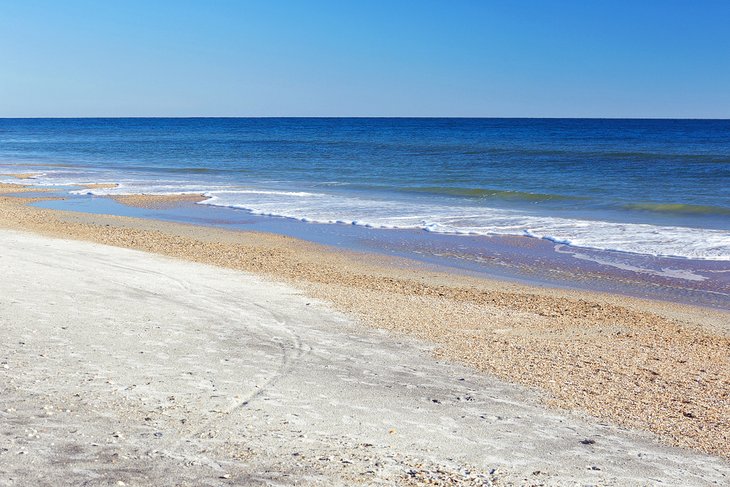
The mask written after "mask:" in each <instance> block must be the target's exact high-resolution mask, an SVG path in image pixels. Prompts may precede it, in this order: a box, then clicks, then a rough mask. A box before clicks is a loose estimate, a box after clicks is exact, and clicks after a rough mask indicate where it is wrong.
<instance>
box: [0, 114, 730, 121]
mask: <svg viewBox="0 0 730 487" xmlns="http://www.w3.org/2000/svg"><path fill="white" fill-rule="evenodd" d="M242 118H249V119H375V120H377V119H424V120H433V119H454V120H714V121H728V120H730V117H727V118H720V117H707V118H703V117H600V116H597V117H561V116H542V117H529V116H455V115H451V116H433V115H417V116H409V115H395V116H388V115H384V116H380V115H346V116H328V115H314V116H309V115H151V116H145V115H120V116H107V115H104V116H20V117H6V116H0V120H77V119H89V120H92V119H119V120H121V119H242Z"/></svg>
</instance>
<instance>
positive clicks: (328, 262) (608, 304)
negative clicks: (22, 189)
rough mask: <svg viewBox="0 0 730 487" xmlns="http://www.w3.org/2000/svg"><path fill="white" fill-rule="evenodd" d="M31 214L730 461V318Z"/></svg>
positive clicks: (0, 201) (281, 240)
mask: <svg viewBox="0 0 730 487" xmlns="http://www.w3.org/2000/svg"><path fill="white" fill-rule="evenodd" d="M0 189H2V188H0ZM6 189H7V188H6ZM15 189H16V188H13V191H14V190H15ZM8 190H9V189H8ZM27 201H28V200H25V201H20V200H19V199H17V198H7V197H3V198H0V208H2V216H1V217H0V226H3V227H5V228H19V229H26V230H33V231H37V232H41V233H45V234H49V235H56V236H63V237H67V238H77V239H83V240H90V241H95V242H99V243H105V244H110V245H116V246H121V247H129V248H135V249H139V250H146V251H151V252H156V253H161V254H165V255H169V256H174V257H179V258H184V259H188V260H193V261H196V262H203V263H208V264H214V265H218V266H222V267H229V268H233V269H240V270H246V271H252V272H256V273H261V274H265V275H267V276H271V277H273V278H276V279H284V280H287V281H288V282H290V283H293V284H294V285H296V286H298V287H300V288H301V289H304V290H305V291H306V292H307V293H309V294H310V295H313V296H315V297H318V298H321V299H323V300H326V301H327V302H330V303H333V304H334V305H335V306H336V307H338V308H339V309H341V310H343V311H346V312H348V313H351V314H353V315H354V316H355V317H357V319H358V320H360V322H362V323H365V324H367V325H369V326H373V327H377V328H383V329H387V330H391V331H394V332H397V333H402V334H407V335H411V336H415V337H418V338H421V339H426V340H428V341H430V342H432V343H435V344H437V345H438V346H439V348H438V349H437V351H436V354H437V356H439V357H444V358H448V359H450V360H454V361H458V362H461V363H464V364H467V365H470V366H472V367H475V368H477V369H479V370H482V371H485V372H488V373H490V374H494V375H496V376H497V377H500V378H503V379H506V380H509V381H513V382H517V383H519V384H524V385H528V386H530V387H535V388H536V389H538V390H542V391H545V392H546V393H547V395H546V401H547V402H548V403H550V404H551V405H553V406H556V407H560V408H565V409H569V410H578V411H584V412H587V413H589V414H591V415H593V416H595V417H598V418H603V419H606V420H610V421H612V422H615V423H618V424H621V425H625V426H629V427H632V428H638V429H643V430H648V431H651V432H653V433H655V434H657V435H658V436H659V438H661V439H662V440H664V441H666V442H668V443H671V444H674V445H678V446H683V447H689V448H693V449H698V450H701V451H704V452H708V453H712V454H716V455H720V456H723V457H725V458H730V357H728V350H730V337H729V335H728V331H727V323H728V322H730V320H728V316H729V315H728V313H725V312H722V311H714V310H707V309H700V308H692V307H688V306H679V305H673V304H667V303H657V302H650V301H644V300H639V299H633V298H626V297H619V296H611V295H603V294H599V293H587V292H578V291H564V290H557V289H543V288H538V287H530V286H522V285H516V284H507V283H504V282H500V281H490V280H486V279H474V278H464V277H461V276H450V275H447V274H440V273H434V272H427V271H423V270H421V269H419V268H418V266H412V267H413V268H409V264H408V263H407V262H405V263H404V262H397V265H393V264H396V263H395V261H394V260H392V259H388V258H379V257H378V258H375V257H367V256H363V255H356V254H352V253H349V252H341V251H336V252H335V251H332V250H330V249H328V248H326V247H323V246H319V245H314V244H310V243H306V242H301V241H297V240H295V239H292V238H288V237H282V236H277V235H269V234H260V233H253V232H246V233H244V232H232V231H224V230H218V229H210V228H201V227H195V226H192V225H182V224H172V223H164V222H157V221H149V220H147V221H145V220H137V219H132V218H125V217H114V216H104V215H84V214H77V213H70V212H55V211H48V210H41V209H37V208H31V207H27V206H25V203H26V202H27Z"/></svg>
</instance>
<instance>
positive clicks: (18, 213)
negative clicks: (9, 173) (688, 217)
mask: <svg viewBox="0 0 730 487" xmlns="http://www.w3.org/2000/svg"><path fill="white" fill-rule="evenodd" d="M2 189H3V190H5V191H8V192H17V191H20V190H22V188H20V187H18V186H13V185H6V186H4V187H3V188H2ZM39 196H40V195H39ZM30 201H33V200H32V199H27V198H24V199H19V198H11V197H1V198H0V210H1V211H0V215H1V216H0V227H1V228H3V230H2V234H1V235H2V236H1V237H0V238H2V239H3V248H4V252H3V259H2V265H3V276H5V278H4V279H3V280H2V286H3V291H2V294H1V295H2V297H3V300H4V301H5V303H6V305H4V306H3V307H2V316H1V318H2V321H3V323H4V327H3V333H4V334H5V335H4V336H3V344H4V348H3V352H2V361H3V369H0V373H2V374H3V376H4V378H5V380H3V384H5V391H4V394H3V399H2V400H3V404H2V411H3V412H2V415H3V418H4V421H3V428H4V431H3V433H4V437H5V438H8V440H7V444H6V445H3V448H4V450H3V452H2V456H3V457H4V458H5V461H4V462H3V465H4V466H3V467H1V468H0V470H2V482H4V483H5V484H6V485H20V484H18V481H17V480H15V481H14V480H12V479H18V478H21V477H22V478H24V481H26V480H27V478H28V477H27V476H26V477H23V475H27V473H28V471H29V469H28V468H27V466H28V465H29V464H32V465H34V466H35V467H36V468H34V469H33V472H34V473H33V475H35V476H36V478H35V481H34V482H33V483H34V484H37V485H44V484H47V485H52V484H53V482H52V479H53V478H54V477H53V476H54V475H57V474H58V473H59V472H61V473H62V475H63V476H64V478H66V479H67V480H68V482H66V483H83V482H88V483H89V485H114V484H115V482H118V481H119V482H124V483H126V484H127V485H150V484H155V481H159V479H164V478H168V477H169V476H171V475H172V476H173V478H175V479H176V482H177V484H179V485H224V484H225V483H226V482H228V483H233V484H239V485H242V484H257V483H258V484H267V483H283V484H290V483H295V482H300V483H303V484H316V485H349V484H352V483H359V482H362V483H366V484H378V483H380V484H393V483H396V484H404V485H409V484H413V485H418V484H419V482H421V483H425V482H426V481H427V480H428V479H429V478H430V479H431V480H433V481H434V482H435V483H436V484H437V485H438V484H439V482H441V485H451V484H466V485H469V483H472V484H474V485H490V483H493V484H495V485H525V484H527V485H541V484H543V485H565V484H575V483H582V484H594V485H646V484H652V483H660V482H661V483H664V484H665V485H721V484H722V483H724V482H727V480H728V477H729V476H730V466H729V465H728V463H727V458H728V457H729V456H730V451H729V450H728V446H727V445H728V444H729V442H728V435H729V432H730V427H729V425H728V418H729V417H730V414H729V413H730V411H729V407H730V406H729V401H728V394H729V390H730V387H729V384H730V380H729V379H730V364H728V360H729V359H728V354H727V350H728V349H729V345H730V337H729V331H730V330H728V328H727V323H728V314H727V313H725V312H722V311H715V310H708V309H703V308H693V307H691V306H683V305H676V304H670V303H662V302H654V301H646V300H639V299H634V298H627V297H619V296H612V295H604V294H598V293H588V292H578V291H566V290H556V289H548V288H537V287H530V286H523V285H517V284H507V283H504V282H500V281H489V280H486V279H476V278H466V277H463V276H453V275H450V274H447V273H439V272H433V271H429V270H425V269H422V268H421V267H419V266H418V265H416V264H414V263H412V262H409V261H405V260H399V259H388V258H385V257H375V256H369V255H362V254H355V253H351V252H346V251H333V250H332V249H329V248H326V247H322V246H318V245H314V244H309V243H306V242H302V241H297V240H294V239H291V238H287V237H282V236H277V235H272V234H259V233H252V232H247V233H244V232H231V231H225V230H217V229H210V228H201V227H196V226H192V225H183V224H173V223H164V222H158V221H151V220H139V219H132V218H125V217H116V216H105V215H90V214H80V213H71V212H59V211H50V210H41V209H38V208H32V207H28V206H26V204H27V203H28V202H30ZM27 232H34V234H33V235H31V234H29V233H27ZM51 237H52V238H51ZM59 238H62V240H59ZM69 239H71V240H69ZM82 240H84V241H86V242H82ZM99 244H104V245H99ZM121 247H126V248H121ZM130 249H133V250H130ZM140 251H143V252H140ZM154 254H158V255H154ZM159 254H162V255H159ZM6 366H7V367H6ZM74 435H76V437H74ZM21 452H22V453H21ZM119 485H121V484H119Z"/></svg>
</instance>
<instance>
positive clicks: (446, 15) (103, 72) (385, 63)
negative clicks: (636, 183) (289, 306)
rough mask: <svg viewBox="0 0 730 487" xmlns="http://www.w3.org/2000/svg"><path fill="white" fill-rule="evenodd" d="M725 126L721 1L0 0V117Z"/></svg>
mask: <svg viewBox="0 0 730 487" xmlns="http://www.w3.org/2000/svg"><path fill="white" fill-rule="evenodd" d="M44 116H48V117H74V116H87V117H93V116H113V117H117V116H257V117H258V116H335V117H337V116H403V117H406V116H416V117H421V116H443V117H650V118H654V117H656V118H667V117H669V118H730V1H727V0H717V1H713V0H686V1H675V0H628V1H624V0H610V1H599V0H565V1H561V0H550V1H548V0H543V1H538V0H504V1H491V0H473V1H469V0H442V1H431V0H408V1H406V0H387V1H379V0H361V1H354V0H353V1H349V0H339V1H334V0H333V1H327V0H306V1H305V0H300V1H293V0H292V1H283V0H262V1H246V0H239V1H235V0H231V1H225V0H207V1H203V0H199V1H186V0H176V1H164V0H146V1H136V0H125V1H98V0H94V1H91V0H88V1H81V0H64V1H57V0H53V1H50V0H48V1H39V0H0V117H44Z"/></svg>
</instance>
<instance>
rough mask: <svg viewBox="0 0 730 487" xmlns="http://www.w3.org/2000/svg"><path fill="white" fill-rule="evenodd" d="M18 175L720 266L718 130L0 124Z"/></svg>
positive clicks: (564, 122) (693, 126)
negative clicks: (541, 240) (711, 262)
mask: <svg viewBox="0 0 730 487" xmlns="http://www.w3.org/2000/svg"><path fill="white" fill-rule="evenodd" d="M17 172H33V173H37V174H38V175H37V176H36V177H35V178H34V179H32V180H26V182H28V183H33V184H42V185H53V186H71V185H77V184H85V183H100V182H109V183H118V184H119V187H117V188H113V189H102V188H97V189H91V190H86V189H84V190H79V191H81V192H87V191H89V192H93V193H96V194H125V193H161V194H164V193H180V192H202V193H205V194H206V195H208V196H209V197H210V199H209V200H207V201H205V202H204V203H203V204H206V205H217V206H226V207H233V208H240V209H244V210H248V211H250V212H253V213H256V214H260V215H271V216H277V217H288V218H296V219H299V220H304V221H311V222H319V223H339V224H357V225H365V226H372V227H382V228H416V229H423V230H425V231H429V232H436V233H455V234H474V235H526V236H531V237H535V238H544V239H548V240H552V241H555V242H561V243H565V244H569V245H573V246H578V247H586V248H594V249H610V250H618V251H623V252H632V253H637V254H645V255H661V256H676V257H686V258H695V259H712V260H730V121H727V120H598V119H596V120H578V119H320V118H317V119H302V118H292V119H246V118H234V119H232V118H224V119H204V118H197V119H0V174H10V173H17ZM0 181H4V182H16V183H17V182H18V180H16V179H14V178H12V177H10V176H3V175H0Z"/></svg>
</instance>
